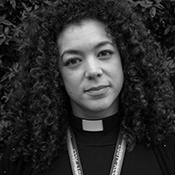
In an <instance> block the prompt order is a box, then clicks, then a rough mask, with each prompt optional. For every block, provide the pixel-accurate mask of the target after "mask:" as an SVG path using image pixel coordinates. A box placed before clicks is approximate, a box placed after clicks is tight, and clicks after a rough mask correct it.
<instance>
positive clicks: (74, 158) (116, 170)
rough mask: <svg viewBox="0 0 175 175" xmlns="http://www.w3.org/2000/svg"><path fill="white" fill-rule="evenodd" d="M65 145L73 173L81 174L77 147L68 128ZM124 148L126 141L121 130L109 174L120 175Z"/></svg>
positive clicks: (75, 174)
mask: <svg viewBox="0 0 175 175" xmlns="http://www.w3.org/2000/svg"><path fill="white" fill-rule="evenodd" d="M67 147H68V153H69V158H70V163H71V168H72V172H73V175H83V169H82V166H81V162H80V157H79V153H78V148H77V144H76V140H75V136H74V134H73V131H72V130H71V129H70V128H69V129H68V131H67ZM125 150H126V142H125V140H124V139H123V138H122V135H121V132H119V137H118V140H117V144H116V148H115V152H114V156H113V161H112V165H111V170H110V175H120V173H121V169H122V164H123V159H124V155H125Z"/></svg>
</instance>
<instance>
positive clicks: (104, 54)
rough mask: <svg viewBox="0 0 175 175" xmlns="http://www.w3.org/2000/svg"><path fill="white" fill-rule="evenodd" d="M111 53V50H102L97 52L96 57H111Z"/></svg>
mask: <svg viewBox="0 0 175 175" xmlns="http://www.w3.org/2000/svg"><path fill="white" fill-rule="evenodd" d="M112 54H113V51H111V50H103V51H100V52H99V54H98V56H97V57H100V58H102V59H108V58H110V57H111V55H112Z"/></svg>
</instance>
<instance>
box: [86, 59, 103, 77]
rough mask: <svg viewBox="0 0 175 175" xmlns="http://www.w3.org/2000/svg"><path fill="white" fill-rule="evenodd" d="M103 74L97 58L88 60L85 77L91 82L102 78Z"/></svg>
mask: <svg viewBox="0 0 175 175" xmlns="http://www.w3.org/2000/svg"><path fill="white" fill-rule="evenodd" d="M102 74H103V71H102V68H101V66H100V64H99V62H98V60H97V58H93V57H91V58H88V59H87V61H86V68H85V77H86V78H88V79H89V80H91V79H96V78H99V77H101V76H102Z"/></svg>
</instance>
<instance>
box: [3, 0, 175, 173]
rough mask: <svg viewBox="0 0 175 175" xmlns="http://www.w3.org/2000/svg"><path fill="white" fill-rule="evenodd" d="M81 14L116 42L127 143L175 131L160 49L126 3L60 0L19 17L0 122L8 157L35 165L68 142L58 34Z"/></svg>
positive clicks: (45, 161)
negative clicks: (16, 55) (14, 61)
mask: <svg viewBox="0 0 175 175" xmlns="http://www.w3.org/2000/svg"><path fill="white" fill-rule="evenodd" d="M85 19H93V20H97V21H100V22H102V23H104V24H106V26H107V27H106V31H107V32H109V33H110V34H111V35H112V37H113V39H114V41H115V42H116V44H117V46H118V49H119V52H120V55H121V58H122V64H123V69H124V79H125V80H124V86H123V89H122V92H121V94H120V107H121V108H122V110H123V111H122V112H123V116H122V123H121V125H122V128H123V130H122V131H123V136H124V138H125V139H126V141H127V143H128V148H129V149H132V148H133V147H134V145H135V144H136V143H137V142H139V141H142V140H144V139H146V141H147V144H158V143H160V141H161V140H162V139H163V138H164V137H165V136H167V135H168V134H170V133H172V132H174V131H175V115H174V111H173V108H174V101H173V98H174V92H173V88H172V86H171V83H170V80H169V72H168V71H169V70H168V69H167V68H166V67H165V66H164V65H165V64H164V62H165V58H164V55H163V54H162V52H161V49H160V47H159V45H158V44H157V43H156V42H155V41H154V38H153V37H151V36H150V34H149V31H147V30H146V28H145V27H144V25H143V23H142V21H141V19H139V18H138V16H137V14H135V13H134V12H132V9H131V8H130V6H129V4H128V3H127V2H126V1H124V0H121V1H120V0H118V1H116V0H88V1H87V0H71V1H69V0H58V1H55V2H53V3H52V5H50V6H47V7H45V8H42V9H39V10H37V11H36V12H33V13H31V14H30V15H29V17H28V18H27V20H26V22H25V25H24V33H23V42H22V44H21V45H20V47H19V49H20V53H21V59H20V61H19V72H18V74H17V75H16V77H15V78H14V81H13V87H14V88H13V92H12V93H11V97H10V101H9V104H8V107H7V112H6V113H4V114H3V117H1V123H0V133H1V135H0V136H1V139H2V138H3V140H4V141H5V142H6V143H7V144H9V145H11V146H12V147H13V151H12V155H11V160H12V161H13V160H16V158H18V157H20V156H23V157H24V159H25V160H26V161H31V162H32V164H33V168H34V169H36V170H38V171H40V170H43V169H45V168H47V167H49V165H50V164H51V162H52V160H53V159H54V158H55V157H57V156H59V155H60V154H61V152H62V150H63V149H65V148H66V147H65V145H66V131H67V127H68V125H69V122H68V114H69V111H70V104H69V97H68V95H67V94H66V91H65V89H64V87H63V86H62V85H61V76H60V72H59V67H58V61H59V52H58V51H59V48H58V45H57V43H56V41H57V39H58V37H59V34H60V33H61V32H62V31H63V30H64V29H65V28H66V27H67V26H69V25H71V24H77V23H81V21H82V20H85ZM121 108H120V109H121Z"/></svg>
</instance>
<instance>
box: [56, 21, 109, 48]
mask: <svg viewBox="0 0 175 175" xmlns="http://www.w3.org/2000/svg"><path fill="white" fill-rule="evenodd" d="M104 40H105V41H111V40H112V39H111V37H110V36H109V33H107V32H106V26H105V25H104V24H103V23H101V22H99V21H94V20H84V21H82V22H81V24H77V25H76V24H72V25H69V26H68V27H67V28H66V29H65V30H64V31H63V32H62V33H61V34H60V35H59V37H58V40H57V42H58V46H59V49H60V51H62V50H64V49H68V48H70V47H76V46H77V47H78V46H80V47H81V46H82V44H90V45H91V44H92V45H93V44H96V43H97V42H101V41H104Z"/></svg>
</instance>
